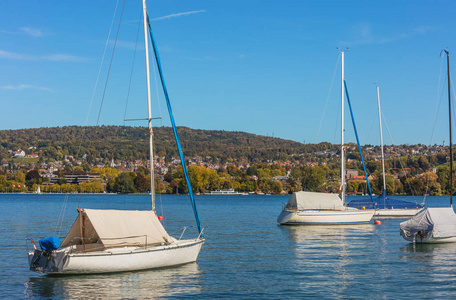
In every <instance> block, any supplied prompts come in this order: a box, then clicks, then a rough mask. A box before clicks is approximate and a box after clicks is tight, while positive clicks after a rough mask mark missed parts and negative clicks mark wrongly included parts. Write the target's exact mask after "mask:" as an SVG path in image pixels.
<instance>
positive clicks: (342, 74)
mask: <svg viewBox="0 0 456 300" xmlns="http://www.w3.org/2000/svg"><path fill="white" fill-rule="evenodd" d="M340 55H341V61H342V64H341V95H340V101H341V134H340V136H341V140H340V146H341V154H340V163H341V167H340V173H341V174H340V176H341V188H340V191H341V198H342V203H343V204H344V205H345V153H344V152H345V146H344V131H345V129H344V95H345V86H344V80H345V77H344V51H340Z"/></svg>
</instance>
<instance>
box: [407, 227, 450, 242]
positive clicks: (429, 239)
mask: <svg viewBox="0 0 456 300" xmlns="http://www.w3.org/2000/svg"><path fill="white" fill-rule="evenodd" d="M401 236H402V237H403V238H404V239H405V240H406V241H408V242H412V243H418V244H444V243H456V237H455V236H450V237H446V238H435V237H434V236H433V235H432V231H431V232H428V234H426V235H424V236H423V235H416V236H409V235H407V234H406V233H405V232H404V231H403V230H401Z"/></svg>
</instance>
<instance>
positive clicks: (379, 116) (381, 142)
mask: <svg viewBox="0 0 456 300" xmlns="http://www.w3.org/2000/svg"><path fill="white" fill-rule="evenodd" d="M377 103H378V121H379V124H380V146H381V149H382V171H383V190H384V191H386V181H385V156H384V155H383V133H382V112H381V109H380V92H379V90H378V86H377Z"/></svg>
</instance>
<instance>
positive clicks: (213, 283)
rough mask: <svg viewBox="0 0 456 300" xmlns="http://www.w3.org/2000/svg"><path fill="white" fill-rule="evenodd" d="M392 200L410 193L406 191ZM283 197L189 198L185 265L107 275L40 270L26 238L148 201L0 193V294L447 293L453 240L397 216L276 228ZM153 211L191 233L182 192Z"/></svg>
mask: <svg viewBox="0 0 456 300" xmlns="http://www.w3.org/2000/svg"><path fill="white" fill-rule="evenodd" d="M398 198H401V199H406V200H409V201H413V198H411V197H398ZM350 199H353V198H350V197H349V200H350ZM287 200H288V196H209V195H204V196H203V195H201V196H197V197H196V201H197V204H198V209H199V212H200V217H201V223H202V225H203V227H205V228H206V230H207V232H206V238H207V241H206V244H205V245H204V246H203V249H202V251H201V254H200V256H199V259H198V262H197V263H195V264H189V265H185V266H181V267H174V268H167V269H159V270H150V271H142V272H129V273H118V274H109V275H84V276H63V277H48V276H43V275H39V274H36V273H34V272H31V271H29V270H28V264H27V255H26V243H25V238H26V237H34V238H35V240H37V239H38V238H39V237H45V236H49V235H59V236H64V235H65V234H66V232H67V231H68V229H69V227H70V226H71V225H72V223H73V222H74V220H75V218H76V208H77V207H78V205H79V206H80V207H86V208H117V209H149V208H150V197H149V196H147V195H70V196H65V195H20V194H18V195H0V209H1V211H2V214H1V216H2V220H1V223H0V224H1V225H0V242H1V243H0V255H1V260H0V286H1V291H2V292H1V296H0V297H1V298H6V299H18V298H32V299H41V298H44V299H70V298H88V299H157V298H178V299H182V298H198V299H201V298H209V299H214V298H268V299H284V298H285V299H286V298H293V299H298V298H305V297H314V298H318V299H437V298H443V299H450V298H453V299H454V298H455V297H456V296H455V295H456V244H446V245H445V244H441V245H424V246H423V245H413V244H409V243H407V242H406V241H405V240H403V239H402V237H401V236H400V235H399V223H400V222H402V221H403V220H404V219H389V220H382V225H380V226H376V225H373V221H371V224H369V225H356V226H278V225H277V223H276V218H277V216H278V215H279V213H280V211H281V210H282V205H283V204H284V203H286V201H287ZM417 201H418V202H421V201H422V198H417ZM64 203H66V205H65V206H64V205H63V204H64ZM448 203H449V197H427V199H426V205H428V206H446V205H448ZM63 209H65V211H64V215H63V218H62V219H63V222H61V225H60V224H59V222H58V219H59V216H60V215H61V212H63ZM157 211H158V213H159V214H160V215H163V216H164V222H165V226H166V228H167V229H168V231H169V232H170V233H175V234H177V235H178V236H179V233H180V230H181V229H182V228H183V227H184V226H188V225H191V226H193V227H192V228H189V229H187V233H188V234H194V235H196V229H195V228H194V227H195V226H194V224H195V222H194V218H193V211H192V209H191V206H190V204H189V200H188V197H187V196H183V195H180V196H175V195H163V196H157ZM59 232H60V234H59ZM29 246H30V245H29Z"/></svg>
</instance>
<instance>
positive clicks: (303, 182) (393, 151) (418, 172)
mask: <svg viewBox="0 0 456 300" xmlns="http://www.w3.org/2000/svg"><path fill="white" fill-rule="evenodd" d="M335 149H337V145H335V146H334V147H331V149H328V150H325V151H316V152H313V153H301V154H299V155H297V156H294V157H293V158H292V159H290V158H289V159H287V160H265V161H263V162H251V161H248V160H247V159H246V158H243V157H240V158H231V159H228V160H224V161H222V160H221V159H219V158H214V157H213V156H209V155H207V156H204V157H203V156H192V157H186V160H187V166H188V168H189V173H190V178H191V182H192V187H193V189H194V192H195V193H210V192H211V191H214V190H218V189H234V190H237V191H243V192H246V193H258V194H269V193H271V194H284V193H291V192H293V191H296V190H301V189H304V190H315V191H327V192H338V190H339V185H340V171H339V170H340V169H339V168H340V151H337V150H335ZM346 151H347V169H346V173H345V176H346V179H347V180H348V184H347V186H348V188H347V191H348V192H349V193H353V194H365V193H366V192H367V189H366V176H365V174H364V170H363V167H362V163H361V161H360V155H359V152H358V148H357V146H356V145H354V144H348V145H347V146H346ZM362 151H363V155H364V158H365V160H366V162H365V163H366V168H367V172H368V174H367V175H368V179H369V182H370V183H371V185H372V186H374V190H375V191H376V192H381V190H380V189H381V186H382V182H383V179H382V176H381V171H382V168H381V148H380V147H379V146H370V145H367V146H364V147H362ZM7 152H8V156H9V157H6V158H3V159H2V161H1V168H0V192H3V193H11V192H13V193H14V192H36V191H37V190H38V187H39V190H40V192H45V193H47V192H49V193H58V192H70V193H143V192H148V191H149V190H150V188H149V184H148V183H149V182H150V162H149V160H141V159H135V160H130V161H127V160H119V159H117V160H116V159H113V158H112V159H111V160H108V159H106V158H104V159H103V158H93V157H92V161H91V162H89V161H88V159H87V154H82V155H81V156H80V157H79V158H77V157H75V156H72V155H65V156H63V159H62V160H55V159H54V158H52V157H44V156H43V155H42V153H41V152H40V151H39V149H37V147H34V146H31V147H28V148H27V149H14V150H13V149H8V151H7ZM447 154H448V147H446V146H444V145H443V146H439V145H434V146H424V145H413V146H410V145H402V146H386V147H384V157H385V165H386V175H387V176H386V177H387V179H386V182H387V183H388V182H389V185H388V188H390V189H391V191H389V192H390V193H391V194H415V193H416V194H420V193H434V194H445V187H446V185H445V182H444V181H445V180H446V179H445V178H447V176H445V174H446V173H445V171H446V168H448V167H446V168H445V164H447ZM154 170H155V171H154V175H155V176H154V177H155V185H156V191H157V193H187V192H188V190H187V187H186V184H185V182H184V180H183V174H182V168H181V167H180V159H179V158H178V157H175V156H171V157H169V158H167V157H165V156H162V157H155V158H154ZM432 174H434V175H432ZM423 176H424V177H423ZM439 177H441V178H439ZM423 178H425V180H423ZM380 181H381V182H380ZM416 181H418V182H421V183H422V184H418V183H417V182H416ZM437 184H440V186H437ZM412 185H415V186H417V187H418V188H417V191H414V190H413V188H412ZM426 185H427V186H426ZM425 186H426V187H425ZM375 187H378V188H375Z"/></svg>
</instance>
